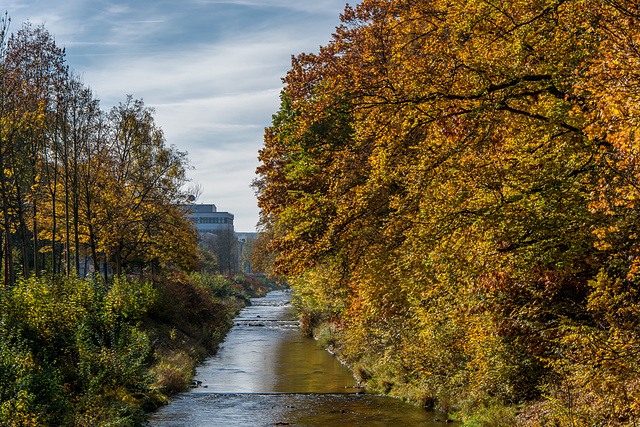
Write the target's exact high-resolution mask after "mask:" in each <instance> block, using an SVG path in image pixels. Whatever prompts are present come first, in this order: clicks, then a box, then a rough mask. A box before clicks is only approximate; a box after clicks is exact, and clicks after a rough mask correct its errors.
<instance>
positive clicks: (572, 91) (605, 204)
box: [255, 0, 639, 419]
mask: <svg viewBox="0 0 640 427" xmlns="http://www.w3.org/2000/svg"><path fill="white" fill-rule="evenodd" d="M637 13H638V5H636V4H633V3H632V2H617V1H599V2H595V3H590V4H585V3H583V2H577V1H576V2H573V1H571V2H567V1H544V2H509V3H498V4H495V3H491V2H485V1H466V2H453V3H452V2H439V1H406V0H400V1H381V0H365V1H364V2H362V3H361V4H359V5H358V6H357V7H355V8H351V7H347V8H346V9H345V12H344V14H343V15H342V22H343V25H341V26H340V27H339V28H338V29H337V30H336V33H335V34H334V37H333V40H332V42H331V43H330V44H328V45H327V46H324V47H322V48H321V49H320V52H319V53H318V54H301V55H299V56H297V57H295V58H294V59H293V62H292V68H291V70H290V71H289V73H288V75H287V77H286V79H285V83H286V87H285V90H284V91H283V94H282V102H281V108H280V110H279V111H278V113H277V114H276V115H274V119H273V123H272V126H271V127H270V128H268V129H267V131H266V133H265V145H264V148H263V149H262V150H261V152H260V160H261V162H262V164H261V166H260V167H259V168H258V179H257V180H256V183H255V188H256V189H257V192H258V197H259V206H260V208H261V212H262V218H263V222H264V223H265V224H268V225H269V230H270V232H271V233H272V240H271V242H270V244H269V246H268V249H267V250H268V251H274V252H275V253H276V254H277V258H276V260H275V264H276V266H277V269H278V272H280V273H282V274H288V275H292V276H297V277H298V279H297V280H298V285H297V288H298V290H299V291H300V292H302V294H303V295H307V302H308V303H309V304H310V305H314V306H318V305H319V306H321V307H324V309H327V308H329V309H330V310H329V311H330V313H329V315H328V316H329V318H332V319H334V320H335V319H339V320H336V322H337V323H336V324H339V325H341V328H343V331H342V336H343V345H344V348H343V351H344V354H345V355H346V356H347V358H348V359H349V360H350V361H351V363H353V364H354V365H356V364H358V363H360V360H366V359H369V360H371V359H370V356H371V354H375V355H377V357H378V359H377V361H376V362H374V363H373V364H372V366H369V367H368V369H369V370H372V371H374V372H375V375H374V376H373V378H374V380H372V381H375V379H376V378H377V379H378V380H379V383H378V388H379V389H381V390H383V391H387V392H397V393H402V390H405V391H404V392H405V393H409V392H408V391H407V387H408V388H409V389H411V387H413V390H414V391H412V392H410V393H414V394H415V395H414V397H420V396H422V397H421V398H423V399H436V400H440V402H454V404H455V405H457V406H459V407H464V408H468V409H470V408H478V407H482V406H483V405H487V404H490V403H491V402H502V403H504V402H517V401H520V400H523V399H533V398H535V397H537V396H538V395H539V392H540V387H542V386H544V385H545V384H549V383H553V381H555V380H554V378H557V377H555V376H554V375H556V374H557V373H558V371H557V370H556V369H555V368H554V366H561V365H563V364H564V363H566V362H567V361H568V360H570V359H567V358H570V356H569V354H578V353H579V350H578V351H576V352H574V353H571V351H569V348H570V347H571V345H570V344H569V343H574V344H575V343H577V342H580V341H579V340H577V339H575V335H574V334H573V333H574V332H575V331H576V330H582V329H580V328H582V327H587V326H589V327H592V326H593V325H594V323H595V322H596V321H597V320H596V319H597V317H598V316H603V314H602V313H601V314H599V315H597V316H596V314H595V313H596V312H597V310H596V309H595V307H594V304H596V302H595V301H598V304H603V301H604V299H603V298H601V297H597V298H596V296H597V295H601V291H597V289H600V288H601V287H603V286H605V287H606V286H609V285H607V284H608V283H611V281H610V279H606V280H605V279H602V274H603V273H602V272H603V271H605V272H607V274H612V273H614V275H615V277H616V278H617V279H616V280H621V282H620V286H622V288H621V289H625V291H624V292H631V294H629V297H628V298H627V299H626V300H625V301H626V302H625V304H623V305H622V306H621V307H624V310H631V311H630V312H634V310H635V309H634V308H633V307H635V305H634V304H635V302H634V301H635V300H633V298H631V296H630V295H632V294H633V292H635V291H634V290H633V289H635V285H634V282H633V281H634V277H635V276H634V275H635V268H636V264H635V263H636V262H637V261H635V260H636V257H635V243H634V242H635V241H636V238H637V236H636V235H635V234H634V231H635V228H636V227H635V218H637V215H636V214H635V213H634V209H635V200H636V196H635V193H636V190H635V188H636V186H635V184H634V182H635V176H636V175H635V160H634V159H635V154H634V153H635V148H634V147H635V143H636V139H637V137H636V127H637V124H636V120H635V111H636V109H637V102H636V100H637V85H636V80H637V79H636V76H637V69H636V68H637V67H636V65H637V57H638V56H637V49H636V48H637V46H636V43H635V40H636V38H637V37H636V36H637V35H638V34H637V26H636V21H637ZM598 277H600V279H597V278H598ZM607 277H610V276H607ZM305 283H306V284H305ZM598 283H599V285H598ZM616 283H618V282H616ZM599 287H600V288H599ZM621 292H622V291H621ZM620 295H622V294H620ZM625 295H626V294H625ZM625 298H626V297H625ZM302 300H303V303H304V300H305V297H304V296H303V297H302ZM602 309H604V307H601V308H599V309H598V310H602ZM621 309H622V308H621ZM609 318H611V317H609ZM616 321H618V322H619V321H621V320H619V319H618V320H616ZM603 325H604V324H603ZM621 325H622V324H618V326H617V327H618V328H622V326H621ZM610 326H611V325H610ZM610 326H609V327H610ZM603 327H605V328H607V326H603ZM624 328H629V329H628V334H630V335H627V337H629V336H632V335H633V334H634V333H635V332H633V331H635V330H636V329H635V326H634V325H633V324H628V323H626V324H625V326H624ZM568 331H572V332H570V333H569V332H568ZM578 335H579V334H578ZM616 336H618V337H621V336H622V335H620V334H618V335H616ZM560 337H567V341H566V342H563V341H562V339H560ZM569 337H574V338H569ZM583 338H584V336H583ZM620 339H621V340H627V342H626V346H623V348H627V349H630V348H635V347H634V344H633V341H632V340H631V341H629V339H630V338H620ZM365 343H366V345H365ZM594 348H595V347H594ZM565 351H569V352H568V353H565ZM594 351H595V350H594ZM582 354H584V353H582ZM629 354H631V353H629ZM624 360H626V361H627V362H629V361H630V359H624ZM592 361H593V360H592ZM627 362H622V364H624V363H627ZM581 363H583V362H581ZM627 365H628V364H627ZM625 372H629V370H628V369H627V370H626V371H625ZM565 374H566V375H569V374H567V371H563V375H565ZM576 375H577V374H576ZM385 376H389V377H390V378H391V379H390V380H389V379H385V380H384V381H383V380H381V379H380V378H384V377H385ZM584 376H585V377H588V375H587V374H585V375H584ZM616 378H617V379H620V378H621V377H616ZM634 378H635V377H634ZM628 381H629V382H625V384H626V386H630V385H631V384H634V382H633V381H634V380H633V379H632V378H630V379H629V380H628ZM384 384H386V385H384ZM407 384H408V385H407ZM582 384H583V388H582V389H580V390H579V393H580V395H581V396H582V398H583V399H584V402H586V401H588V399H589V397H588V393H589V391H588V387H586V386H585V385H584V383H582ZM416 390H417V391H416ZM452 396H456V397H455V398H452ZM603 399H604V398H603ZM560 400H562V399H560ZM634 402H635V401H633V402H631V401H625V403H624V404H623V405H621V406H624V405H627V404H631V403H634ZM620 414H621V415H616V416H620V417H622V418H624V417H627V418H628V419H632V418H633V417H638V416H639V414H636V413H635V412H633V411H631V412H629V411H627V412H625V413H624V414H623V413H622V412H620ZM629 417H631V418H629ZM622 418H621V419H622ZM633 419H635V418H633Z"/></svg>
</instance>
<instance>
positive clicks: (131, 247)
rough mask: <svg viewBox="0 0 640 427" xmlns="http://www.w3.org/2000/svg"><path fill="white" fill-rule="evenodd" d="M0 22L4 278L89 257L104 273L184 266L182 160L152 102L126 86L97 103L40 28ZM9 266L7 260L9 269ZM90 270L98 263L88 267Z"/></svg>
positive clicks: (190, 247) (189, 249)
mask: <svg viewBox="0 0 640 427" xmlns="http://www.w3.org/2000/svg"><path fill="white" fill-rule="evenodd" d="M8 24H9V20H8V18H7V16H6V15H5V18H4V20H3V21H2V25H1V26H0V27H1V28H0V53H1V56H0V79H1V84H0V138H1V145H0V168H1V169H2V170H3V173H2V174H1V178H0V194H1V200H0V203H1V211H2V216H1V218H0V223H1V224H2V231H3V233H2V240H3V242H4V244H3V247H2V251H1V252H2V254H3V263H2V264H3V270H4V273H5V274H4V283H5V285H6V286H11V285H12V284H13V283H14V282H15V276H16V274H19V275H20V276H22V277H24V278H28V277H29V276H30V275H32V274H35V275H40V274H41V272H43V271H46V272H48V273H50V274H57V273H61V272H65V273H66V274H69V273H70V272H71V271H75V272H76V273H79V272H80V271H81V269H82V270H83V271H85V272H86V270H87V268H86V267H87V265H89V264H91V265H92V266H93V268H94V269H95V271H96V272H98V271H101V272H102V273H104V274H106V272H107V269H106V267H105V266H106V265H107V264H109V265H111V271H113V273H115V274H120V273H125V272H129V271H131V270H134V269H135V270H138V271H139V270H140V269H141V268H143V267H153V266H160V265H175V266H179V267H182V268H187V269H189V268H191V267H192V263H194V262H195V259H196V254H195V250H196V236H195V231H194V230H193V227H192V225H191V224H190V223H189V222H187V220H186V219H185V218H184V212H183V209H182V208H181V207H180V206H181V205H184V204H186V203H187V194H186V191H185V183H186V182H187V178H186V172H185V171H186V168H188V160H187V157H186V153H185V152H181V151H179V150H178V149H177V148H176V147H175V146H172V145H168V144H167V142H166V140H165V137H164V134H163V132H162V130H161V129H160V128H159V127H158V126H157V125H156V123H155V121H154V117H153V115H154V111H153V109H151V108H148V107H146V106H145V105H144V102H143V101H142V100H134V99H133V98H132V97H131V96H128V97H127V98H126V100H125V101H124V102H122V103H120V104H119V105H118V106H115V107H113V108H112V109H111V111H110V112H109V113H106V112H104V111H102V110H101V109H100V106H99V101H98V100H97V99H95V97H94V95H93V93H92V91H91V89H89V88H88V87H86V86H85V85H84V83H83V82H82V81H81V80H80V78H79V77H78V76H77V75H75V74H74V73H72V72H71V71H69V69H68V66H67V65H66V63H65V52H64V49H62V48H60V47H58V46H57V45H56V43H55V41H54V39H53V37H52V36H51V35H50V34H49V32H48V31H47V30H46V29H45V28H44V27H41V26H40V27H34V26H32V25H31V24H29V23H25V24H23V26H22V27H21V28H20V29H19V30H18V31H17V32H15V33H10V32H9V29H8ZM16 266H17V267H18V271H16ZM98 269H100V270H98Z"/></svg>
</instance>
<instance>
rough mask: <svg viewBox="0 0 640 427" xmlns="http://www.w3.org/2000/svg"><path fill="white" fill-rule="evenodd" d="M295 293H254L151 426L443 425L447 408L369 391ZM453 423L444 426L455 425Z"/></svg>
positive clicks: (152, 420) (153, 416)
mask: <svg viewBox="0 0 640 427" xmlns="http://www.w3.org/2000/svg"><path fill="white" fill-rule="evenodd" d="M290 299H291V293H290V292H287V291H274V292H270V293H269V294H268V295H267V296H266V297H264V298H254V299H252V300H251V301H252V305H251V306H249V307H246V308H244V309H243V310H242V311H241V312H240V314H239V315H238V317H236V319H235V320H234V327H233V328H232V329H231V331H230V332H229V334H228V335H227V337H226V339H225V341H224V342H223V343H222V345H221V347H220V349H219V350H218V352H217V354H216V355H215V356H212V357H210V358H209V359H207V360H206V361H205V362H204V363H202V364H201V365H200V366H199V367H198V368H197V370H196V377H195V381H196V384H197V386H194V388H192V389H191V391H190V392H188V393H181V394H179V395H178V396H176V397H174V398H173V399H172V400H171V402H170V403H169V404H168V405H166V406H164V407H162V408H160V409H159V410H158V411H156V412H155V413H154V414H152V416H151V417H150V419H149V425H150V426H153V427H187V426H188V427H218V426H225V427H227V426H228V427H257V426H273V425H291V426H309V427H315V426H323V427H326V426H341V427H350V426H408V427H410V426H425V427H427V426H428V427H432V426H443V425H445V423H444V422H442V421H436V420H444V419H445V418H446V417H445V415H444V414H440V413H435V412H429V411H425V410H424V409H422V408H419V407H416V406H414V405H411V404H407V403H404V402H402V401H400V400H398V399H394V398H391V397H387V396H378V395H371V394H364V393H362V392H361V390H360V389H358V388H357V384H356V381H355V379H354V378H353V376H352V374H351V372H350V371H349V369H347V368H346V367H345V366H344V365H342V364H341V363H340V362H339V361H338V360H337V358H336V357H334V356H333V355H332V354H331V353H329V352H328V351H325V350H322V349H320V348H318V346H317V344H316V342H315V341H314V340H313V339H311V338H308V337H305V336H303V335H302V334H301V333H300V330H299V329H298V324H297V321H296V318H295V311H294V308H293V307H292V305H291V304H290V303H289V301H290ZM455 424H457V423H448V424H446V425H448V426H450V425H455Z"/></svg>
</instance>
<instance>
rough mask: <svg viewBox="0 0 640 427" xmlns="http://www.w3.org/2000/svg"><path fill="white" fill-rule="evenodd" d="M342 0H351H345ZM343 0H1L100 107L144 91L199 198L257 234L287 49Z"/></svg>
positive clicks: (306, 40)
mask: <svg viewBox="0 0 640 427" xmlns="http://www.w3.org/2000/svg"><path fill="white" fill-rule="evenodd" d="M354 3H355V2H352V3H351V4H354ZM345 4H346V0H229V1H222V0H180V1H177V0H128V1H125V0H112V1H104V0H1V1H0V11H2V12H4V11H5V10H6V11H7V12H8V14H9V17H10V18H11V26H10V31H11V32H16V31H18V30H19V29H20V27H21V26H22V23H23V22H25V21H27V20H28V21H29V22H31V23H32V24H33V25H44V27H45V29H47V30H48V31H49V33H51V35H52V36H53V37H54V38H55V40H56V44H57V45H58V46H60V47H64V48H65V49H66V59H67V64H68V65H69V67H70V68H71V70H72V71H73V72H75V73H76V74H79V75H80V76H81V77H82V79H83V81H84V83H85V85H86V86H89V87H90V88H91V89H92V90H93V92H94V96H95V97H96V98H98V99H100V104H101V106H102V109H103V110H106V111H108V110H109V109H111V107H113V106H115V105H118V103H120V102H124V101H125V99H126V95H128V94H130V95H132V96H133V97H134V98H135V99H142V100H144V103H145V105H146V106H147V107H151V108H154V109H155V111H156V114H155V120H156V124H157V125H158V126H160V127H161V128H162V129H163V131H164V134H165V138H166V140H167V144H168V145H175V146H176V148H177V149H178V150H180V151H187V152H188V153H189V155H188V157H189V159H190V165H191V167H192V169H191V170H190V171H189V172H188V176H189V178H190V179H191V180H192V183H193V184H197V185H199V186H200V187H201V194H200V197H199V199H198V201H197V202H198V203H214V204H215V205H216V206H217V208H218V210H219V211H224V212H230V213H232V214H234V216H235V221H234V222H235V229H236V231H242V232H251V231H255V229H256V224H257V222H258V207H257V201H256V198H255V195H254V191H253V189H252V188H251V186H250V185H251V182H252V181H253V179H254V178H255V169H256V167H257V166H258V150H260V148H261V147H262V144H263V135H264V128H265V127H267V126H269V125H270V122H271V117H272V115H273V114H275V113H276V112H277V110H278V107H279V104H280V98H279V96H280V91H281V89H282V88H283V83H282V78H283V77H284V76H285V75H286V73H287V71H288V70H289V68H290V66H291V56H292V55H298V54H300V53H303V52H305V53H311V52H313V53H316V52H318V49H319V47H320V46H325V45H327V44H328V43H329V41H330V40H331V35H332V33H334V32H335V28H336V26H338V25H339V24H340V21H339V15H340V13H341V12H342V11H343V10H344V7H345Z"/></svg>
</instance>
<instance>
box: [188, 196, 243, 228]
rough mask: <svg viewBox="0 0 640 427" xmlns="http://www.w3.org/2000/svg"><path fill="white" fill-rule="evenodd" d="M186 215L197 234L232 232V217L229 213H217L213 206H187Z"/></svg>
mask: <svg viewBox="0 0 640 427" xmlns="http://www.w3.org/2000/svg"><path fill="white" fill-rule="evenodd" d="M188 209H189V213H188V214H187V215H186V217H187V218H189V219H190V220H191V221H192V222H193V225H194V226H195V227H196V230H197V231H198V232H199V233H214V234H217V233H219V232H221V231H223V230H231V231H233V215H232V214H230V213H229V212H218V209H217V208H216V205H214V204H204V203H202V204H198V205H190V206H188Z"/></svg>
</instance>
